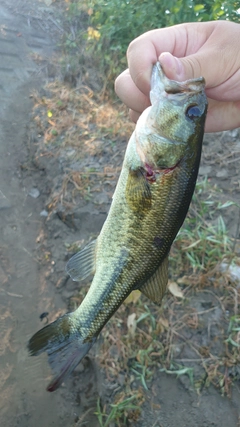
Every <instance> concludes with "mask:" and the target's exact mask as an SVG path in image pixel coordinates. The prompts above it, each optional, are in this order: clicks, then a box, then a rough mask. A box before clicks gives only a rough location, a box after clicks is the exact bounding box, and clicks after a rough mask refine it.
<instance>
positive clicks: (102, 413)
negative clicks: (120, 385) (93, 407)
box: [95, 394, 141, 427]
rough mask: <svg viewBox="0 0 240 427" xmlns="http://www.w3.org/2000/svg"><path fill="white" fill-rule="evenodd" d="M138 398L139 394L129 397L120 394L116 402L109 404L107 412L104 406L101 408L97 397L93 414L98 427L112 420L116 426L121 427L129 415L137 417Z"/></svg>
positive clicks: (104, 425)
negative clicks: (96, 419)
mask: <svg viewBox="0 0 240 427" xmlns="http://www.w3.org/2000/svg"><path fill="white" fill-rule="evenodd" d="M140 400H141V396H140V395H139V394H135V395H132V396H130V397H124V395H122V396H121V397H120V398H119V400H118V402H117V403H115V404H111V405H110V408H111V409H110V411H109V413H108V414H107V413H106V408H105V409H102V408H101V402H100V399H98V401H97V411H96V412H95V414H96V415H97V418H98V422H99V424H100V427H108V426H109V425H110V424H111V423H112V422H113V421H114V423H116V425H117V426H119V427H121V426H123V425H126V421H127V419H128V418H129V417H130V418H134V419H137V418H138V416H139V414H140V410H139V401H140Z"/></svg>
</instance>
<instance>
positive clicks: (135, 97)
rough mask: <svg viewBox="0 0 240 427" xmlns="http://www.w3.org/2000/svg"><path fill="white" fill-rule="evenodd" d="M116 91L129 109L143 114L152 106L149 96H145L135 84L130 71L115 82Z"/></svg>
mask: <svg viewBox="0 0 240 427" xmlns="http://www.w3.org/2000/svg"><path fill="white" fill-rule="evenodd" d="M115 91H116V94H117V95H118V96H119V98H120V99H121V101H123V102H124V103H125V104H126V105H127V106H128V108H130V109H132V110H135V111H136V112H138V113H142V111H143V110H145V108H147V107H148V106H149V105H150V99H149V96H145V95H144V94H143V93H142V92H141V91H140V90H139V89H138V88H137V86H136V85H135V84H134V82H133V80H132V78H131V76H130V74H129V70H125V71H124V72H123V73H122V74H120V75H119V76H118V77H117V79H116V81H115Z"/></svg>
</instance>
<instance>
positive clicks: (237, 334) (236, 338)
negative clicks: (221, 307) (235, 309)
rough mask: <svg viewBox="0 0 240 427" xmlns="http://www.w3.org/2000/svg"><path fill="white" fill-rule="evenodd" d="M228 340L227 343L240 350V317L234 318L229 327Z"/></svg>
mask: <svg viewBox="0 0 240 427" xmlns="http://www.w3.org/2000/svg"><path fill="white" fill-rule="evenodd" d="M228 334H229V335H228V338H227V339H226V343H229V344H231V345H232V346H233V347H237V348H240V316H232V317H231V319H230V322H229V326H228Z"/></svg>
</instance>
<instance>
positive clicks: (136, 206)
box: [125, 167, 152, 212]
mask: <svg viewBox="0 0 240 427" xmlns="http://www.w3.org/2000/svg"><path fill="white" fill-rule="evenodd" d="M125 195H126V200H127V203H128V205H129V206H130V208H131V209H132V210H133V211H137V212H139V211H141V210H144V209H147V210H148V209H149V208H150V207H151V204H152V200H151V189H150V185H149V182H148V180H147V178H146V176H145V170H144V168H142V167H139V168H138V169H130V170H129V175H128V180H127V185H126V193H125Z"/></svg>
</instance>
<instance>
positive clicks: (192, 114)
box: [185, 105, 202, 120]
mask: <svg viewBox="0 0 240 427" xmlns="http://www.w3.org/2000/svg"><path fill="white" fill-rule="evenodd" d="M185 114H186V116H187V117H188V118H189V119H190V120H194V119H195V118H196V117H200V116H201V115H202V113H201V110H200V108H198V106H197V105H190V106H189V107H188V108H187V109H186V112H185Z"/></svg>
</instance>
